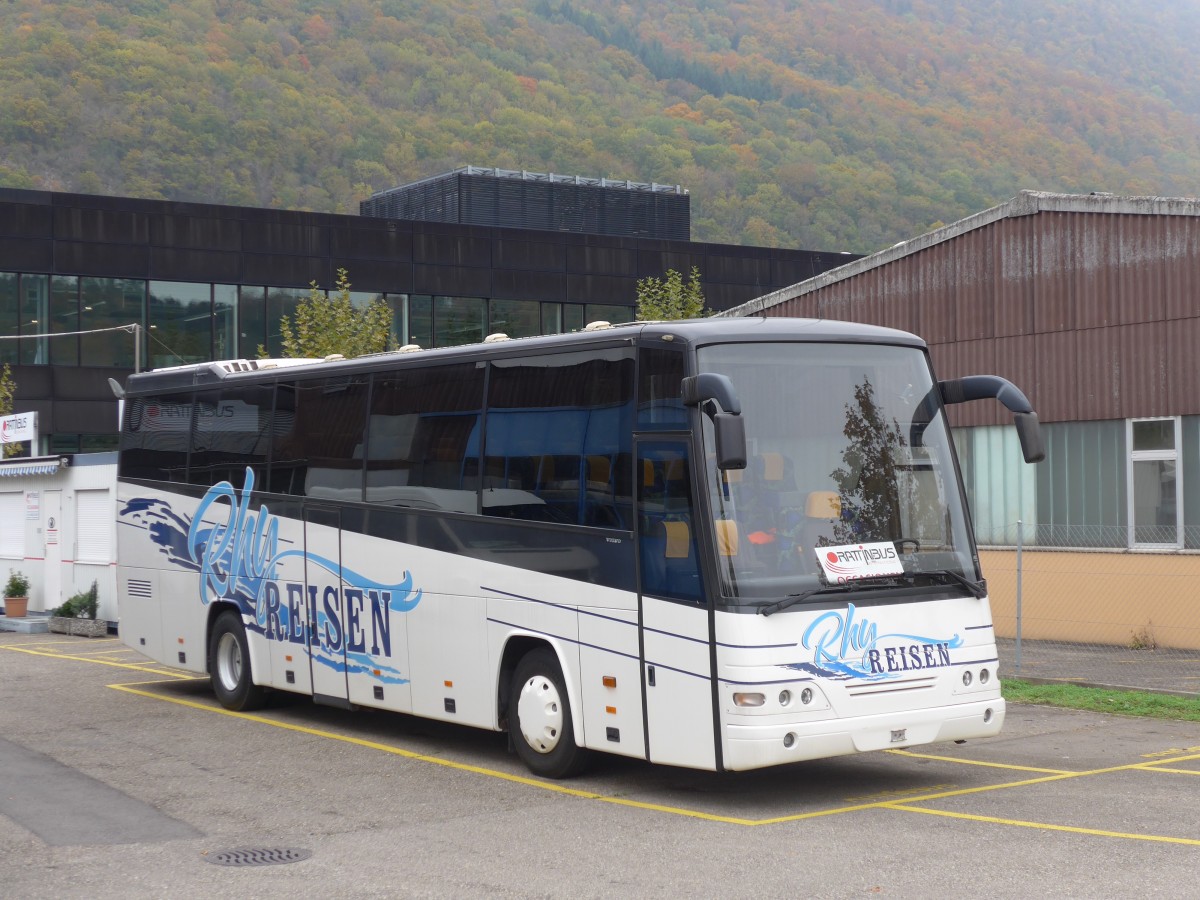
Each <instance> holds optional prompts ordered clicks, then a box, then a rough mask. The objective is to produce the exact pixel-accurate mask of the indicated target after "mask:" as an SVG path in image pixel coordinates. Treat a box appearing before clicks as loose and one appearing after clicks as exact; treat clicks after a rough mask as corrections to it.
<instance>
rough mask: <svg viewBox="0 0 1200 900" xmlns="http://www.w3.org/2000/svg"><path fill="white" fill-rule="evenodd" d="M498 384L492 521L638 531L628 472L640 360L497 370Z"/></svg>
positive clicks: (602, 356)
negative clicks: (635, 378) (632, 516)
mask: <svg viewBox="0 0 1200 900" xmlns="http://www.w3.org/2000/svg"><path fill="white" fill-rule="evenodd" d="M489 377H490V382H489V388H488V409H487V423H486V424H487V428H486V433H487V438H486V440H487V448H486V454H487V455H486V458H485V461H484V482H483V511H484V513H485V514H486V515H491V516H502V517H505V518H511V519H525V520H531V521H539V522H558V523H561V524H572V525H590V526H593V527H596V528H613V529H623V530H626V531H631V530H632V523H631V522H630V521H629V511H630V507H631V506H632V501H631V498H630V496H629V494H628V486H629V478H628V475H627V474H624V473H622V472H621V471H620V467H621V466H622V465H624V466H626V467H628V465H629V460H630V456H629V450H630V444H631V442H632V430H633V429H632V422H631V421H630V419H631V413H632V402H633V356H632V353H631V352H630V351H629V350H627V349H624V348H608V349H601V350H597V351H590V352H588V353H558V354H546V355H544V356H540V357H532V358H525V359H521V360H503V359H501V360H494V361H493V362H492V369H491V374H490V376H489ZM622 490H624V491H626V493H624V494H622V493H621V491H622Z"/></svg>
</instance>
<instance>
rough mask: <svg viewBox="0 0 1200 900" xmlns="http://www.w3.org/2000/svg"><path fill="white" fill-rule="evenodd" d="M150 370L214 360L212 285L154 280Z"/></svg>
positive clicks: (149, 303)
mask: <svg viewBox="0 0 1200 900" xmlns="http://www.w3.org/2000/svg"><path fill="white" fill-rule="evenodd" d="M148 307H149V308H148V316H147V318H148V319H149V325H150V331H149V348H148V349H149V356H150V368H152V369H158V368H163V367H166V366H181V365H185V364H187V363H198V362H208V361H209V360H211V359H212V358H213V357H212V327H213V311H212V285H211V284H196V283H194V282H188V281H151V282H150V296H149V301H148Z"/></svg>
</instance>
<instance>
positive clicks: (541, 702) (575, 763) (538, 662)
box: [508, 647, 588, 778]
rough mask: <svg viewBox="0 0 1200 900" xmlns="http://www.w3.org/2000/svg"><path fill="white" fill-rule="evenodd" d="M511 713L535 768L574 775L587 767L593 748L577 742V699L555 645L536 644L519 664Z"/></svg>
mask: <svg viewBox="0 0 1200 900" xmlns="http://www.w3.org/2000/svg"><path fill="white" fill-rule="evenodd" d="M508 716H509V728H510V730H511V732H512V741H513V746H514V747H516V750H517V755H518V756H519V757H521V761H522V762H524V763H525V765H526V766H528V767H529V770H530V771H531V772H533V774H535V775H541V776H542V777H544V778H569V777H570V776H572V775H577V774H579V772H581V771H583V767H584V765H585V764H586V763H587V759H588V752H587V750H586V749H585V748H583V747H580V746H579V745H578V744H576V743H575V728H574V723H573V722H572V719H571V701H570V700H569V699H568V697H567V691H566V687H565V685H564V682H563V676H562V669H561V668H560V667H559V665H558V659H557V657H555V655H554V653H553V652H552V651H551V650H550V649H549V648H546V647H539V648H538V649H536V650H531V651H529V652H528V653H526V654H525V656H524V657H522V659H521V661H520V663H518V664H517V669H516V671H515V672H514V673H513V681H512V693H511V695H510V697H509V704H508Z"/></svg>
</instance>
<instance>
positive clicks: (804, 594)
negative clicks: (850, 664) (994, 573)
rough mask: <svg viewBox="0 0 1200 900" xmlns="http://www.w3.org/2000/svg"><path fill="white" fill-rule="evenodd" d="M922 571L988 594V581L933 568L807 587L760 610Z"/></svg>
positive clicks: (907, 578) (765, 612)
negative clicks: (805, 589)
mask: <svg viewBox="0 0 1200 900" xmlns="http://www.w3.org/2000/svg"><path fill="white" fill-rule="evenodd" d="M919 575H924V576H925V577H926V578H931V579H934V580H936V581H941V582H942V583H943V584H956V585H959V586H960V587H963V588H966V590H967V591H968V592H969V593H970V594H971V596H973V597H977V598H979V599H981V600H982V599H983V598H984V597H986V596H987V582H986V581H971V579H969V578H966V577H964V576H962V575H960V574H959V573H958V572H955V571H953V570H951V569H930V570H928V571H921V572H905V573H904V574H903V575H879V576H876V577H875V578H859V579H856V580H854V581H847V582H846V583H845V584H826V585H821V586H820V587H815V588H812V589H810V590H807V591H801V592H800V593H798V594H788V595H787V596H786V597H784V598H783V599H782V600H777V601H775V602H774V603H768V604H767V605H766V606H763V607H761V608H760V609H759V610H758V613H759V615H762V616H769V615H771V614H772V613H777V612H781V611H782V610H785V609H787V608H788V607H790V606H795V605H796V604H797V603H803V602H804V601H805V600H808V599H809V598H810V597H820V596H822V595H824V594H844V593H847V592H848V591H856V590H858V589H859V588H863V587H893V586H895V585H896V583H897V582H903V583H905V584H907V585H910V586H911V585H913V584H915V583H916V578H917V576H919Z"/></svg>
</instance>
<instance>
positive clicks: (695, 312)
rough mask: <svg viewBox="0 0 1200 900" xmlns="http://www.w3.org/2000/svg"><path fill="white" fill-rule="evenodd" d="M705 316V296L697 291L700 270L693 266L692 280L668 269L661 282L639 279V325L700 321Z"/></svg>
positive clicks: (652, 277)
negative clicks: (679, 320)
mask: <svg viewBox="0 0 1200 900" xmlns="http://www.w3.org/2000/svg"><path fill="white" fill-rule="evenodd" d="M707 315H708V311H707V310H706V309H705V308H704V292H703V291H702V290H701V289H700V269H699V268H697V267H696V266H692V273H691V276H690V277H689V278H688V280H687V281H684V277H683V275H681V274H680V273H679V272H676V271H675V270H674V269H667V272H666V275H665V276H663V277H662V278H655V277H654V276H650V277H648V278H639V279H638V283H637V317H638V321H639V322H646V321H663V320H672V319H699V318H703V317H704V316H707Z"/></svg>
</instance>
